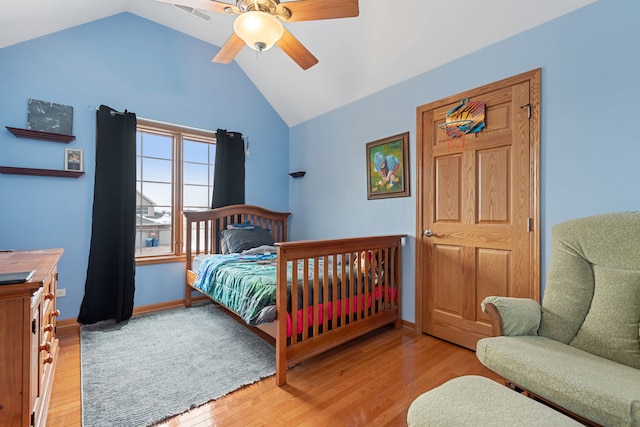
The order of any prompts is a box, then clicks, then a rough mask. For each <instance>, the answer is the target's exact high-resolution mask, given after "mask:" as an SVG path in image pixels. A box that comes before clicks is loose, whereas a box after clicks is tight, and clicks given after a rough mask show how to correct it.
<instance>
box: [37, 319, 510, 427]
mask: <svg viewBox="0 0 640 427" xmlns="http://www.w3.org/2000/svg"><path fill="white" fill-rule="evenodd" d="M60 343H61V350H60V357H59V359H58V365H57V369H56V373H55V378H54V385H53V393H52V396H51V404H50V407H49V415H48V419H47V425H48V426H49V427H75V426H80V425H81V421H80V420H81V398H80V339H79V336H78V335H67V336H62V337H61V341H60ZM185 363H189V361H188V360H185ZM471 374H473V375H482V376H486V377H488V378H491V379H494V380H496V381H501V380H500V379H499V378H498V377H497V376H496V375H495V374H493V373H492V372H490V371H489V370H488V369H486V368H485V367H483V366H482V365H481V364H480V362H478V360H477V358H476V356H475V353H474V352H472V351H469V350H467V349H464V348H462V347H458V346H456V345H453V344H449V343H447V342H445V341H441V340H439V339H436V338H433V337H430V336H427V335H421V334H417V333H415V332H413V331H412V330H409V329H400V330H396V329H393V328H392V327H386V328H383V329H380V330H378V331H375V332H373V333H370V334H368V335H366V336H364V337H361V338H358V339H356V340H354V341H351V342H349V343H346V344H344V345H342V346H340V347H338V348H336V349H334V350H331V351H329V352H327V353H324V354H321V355H319V356H316V357H314V358H312V359H310V360H307V361H305V362H303V363H301V364H299V365H297V366H295V367H294V368H292V369H291V370H290V372H289V373H288V374H287V384H286V385H285V386H284V387H282V388H278V387H276V385H275V380H274V378H273V377H269V378H267V379H265V380H262V381H259V382H257V383H255V384H253V385H250V386H247V387H245V388H243V389H240V390H237V391H235V392H233V393H231V394H229V395H227V396H225V397H223V398H221V399H219V400H217V401H214V402H210V403H208V404H205V405H203V406H201V407H199V408H197V409H194V410H192V411H189V412H186V413H184V414H182V415H179V416H177V417H174V418H172V419H169V420H167V421H165V422H163V423H162V424H160V425H161V426H163V427H173V426H181V427H185V426H197V427H205V426H220V427H224V426H243V427H249V426H265V425H268V426H334V427H338V426H406V416H407V410H408V408H409V405H410V404H411V402H412V401H413V399H415V398H416V397H417V396H419V395H420V394H422V393H424V392H425V391H427V390H430V389H432V388H434V387H436V386H438V385H440V384H442V383H444V382H445V381H447V380H449V379H451V378H455V377H458V376H461V375H471ZM87 427H90V426H87Z"/></svg>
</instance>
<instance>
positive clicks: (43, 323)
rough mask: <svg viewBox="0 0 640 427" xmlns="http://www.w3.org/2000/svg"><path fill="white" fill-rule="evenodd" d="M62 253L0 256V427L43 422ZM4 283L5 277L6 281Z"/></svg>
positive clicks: (53, 353) (55, 340)
mask: <svg viewBox="0 0 640 427" xmlns="http://www.w3.org/2000/svg"><path fill="white" fill-rule="evenodd" d="M63 252H64V250H63V249H42V250H25V251H21V250H17V251H1V252H0V278H1V277H3V276H4V275H7V276H8V275H12V274H15V273H22V275H21V276H20V277H15V278H14V277H11V278H8V279H7V280H13V282H9V283H3V284H2V285H1V286H0V342H2V343H3V345H2V346H1V347H0V378H2V382H3V384H2V385H1V386H0V426H3V427H4V426H7V427H13V426H16V427H30V426H34V427H38V426H44V425H45V424H46V422H47V410H48V407H49V400H50V397H51V388H52V385H53V375H54V372H55V366H56V362H57V359H58V350H59V346H58V338H57V337H56V319H57V317H58V316H59V315H60V312H59V311H58V309H57V308H56V289H57V286H58V261H59V259H60V257H61V256H62V253H63ZM5 278H6V276H5Z"/></svg>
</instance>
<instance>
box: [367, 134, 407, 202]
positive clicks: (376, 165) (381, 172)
mask: <svg viewBox="0 0 640 427" xmlns="http://www.w3.org/2000/svg"><path fill="white" fill-rule="evenodd" d="M410 194H411V193H410V191H409V132H405V133H401V134H400V135H394V136H390V137H388V138H384V139H379V140H377V141H373V142H369V143H367V199H369V200H371V199H385V198H388V197H406V196H409V195H410Z"/></svg>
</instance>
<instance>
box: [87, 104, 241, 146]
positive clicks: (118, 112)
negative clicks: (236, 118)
mask: <svg viewBox="0 0 640 427" xmlns="http://www.w3.org/2000/svg"><path fill="white" fill-rule="evenodd" d="M98 110H100V107H96V111H98ZM109 114H110V115H111V117H114V116H115V115H119V116H124V113H123V112H120V111H116V110H111V111H110V112H109ZM138 118H139V119H140V120H144V121H147V122H151V123H157V124H161V125H167V126H180V127H182V128H185V129H190V130H197V131H199V132H207V133H215V131H212V130H211V129H201V128H196V127H193V126H185V125H177V124H175V123H169V122H163V121H161V120H154V119H147V118H145V117H138ZM230 133H235V132H230ZM242 139H245V140H248V139H249V135H242Z"/></svg>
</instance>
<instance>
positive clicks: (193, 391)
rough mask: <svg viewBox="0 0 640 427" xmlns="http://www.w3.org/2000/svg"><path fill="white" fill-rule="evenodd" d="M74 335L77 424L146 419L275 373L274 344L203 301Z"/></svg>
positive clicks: (97, 426) (122, 426) (121, 426)
mask: <svg viewBox="0 0 640 427" xmlns="http://www.w3.org/2000/svg"><path fill="white" fill-rule="evenodd" d="M80 335H81V342H80V345H81V347H80V355H81V370H82V371H81V372H82V423H83V426H84V427H101V426H108V427H113V426H118V427H127V426H132V427H133V426H135V427H140V426H149V425H153V424H155V423H158V422H160V421H163V420H165V419H167V418H169V417H171V416H174V415H178V414H181V413H183V412H186V411H187V410H189V409H192V408H195V407H197V406H200V405H202V404H204V403H206V402H208V401H211V400H215V399H218V398H220V397H222V396H224V395H226V394H228V393H230V392H232V391H234V390H237V389H239V388H241V387H243V386H245V385H248V384H251V383H254V382H256V381H258V380H260V379H262V378H264V377H267V376H270V375H273V374H274V373H275V349H274V348H273V347H272V346H271V345H269V344H268V343H266V342H265V341H263V340H262V339H260V338H259V337H257V336H256V335H254V334H253V333H252V332H251V331H248V330H247V329H246V328H245V327H244V326H242V325H240V324H239V323H238V322H236V321H235V320H233V319H231V318H230V317H229V316H227V315H226V314H225V313H223V312H222V311H221V309H220V308H218V307H217V306H215V305H213V304H210V303H205V304H199V305H194V306H193V307H191V308H173V309H168V310H163V311H161V312H155V313H151V314H146V315H142V316H136V317H133V318H132V319H130V320H129V321H127V322H121V323H116V322H115V321H105V322H100V323H97V324H95V325H86V326H82V328H81V331H80Z"/></svg>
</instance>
